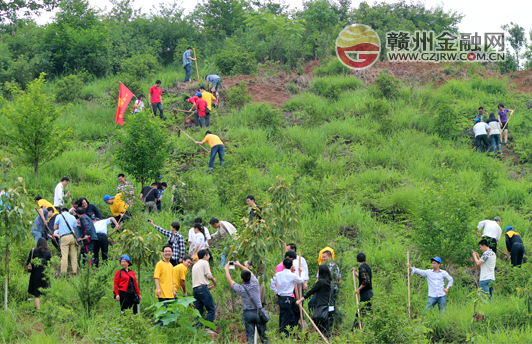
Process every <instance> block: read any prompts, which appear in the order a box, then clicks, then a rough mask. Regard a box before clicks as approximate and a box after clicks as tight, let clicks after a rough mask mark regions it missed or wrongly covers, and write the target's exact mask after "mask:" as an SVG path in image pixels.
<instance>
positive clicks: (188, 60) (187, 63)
mask: <svg viewBox="0 0 532 344" xmlns="http://www.w3.org/2000/svg"><path fill="white" fill-rule="evenodd" d="M191 52H192V47H188V48H187V50H185V52H184V53H183V68H184V69H185V81H184V82H187V81H190V82H192V80H191V79H190V73H191V72H192V61H196V59H195V58H193V57H192V56H191V55H190V53H191Z"/></svg>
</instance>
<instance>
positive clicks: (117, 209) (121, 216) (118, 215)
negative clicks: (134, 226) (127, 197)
mask: <svg viewBox="0 0 532 344" xmlns="http://www.w3.org/2000/svg"><path fill="white" fill-rule="evenodd" d="M103 201H104V202H105V203H107V204H109V206H110V208H111V213H113V215H114V217H115V220H116V221H118V222H120V220H127V219H129V216H130V215H129V212H128V211H127V208H128V207H129V205H127V204H126V202H124V200H122V194H121V193H119V194H116V195H115V196H112V197H111V196H109V195H105V196H103ZM113 225H114V224H113ZM112 227H113V228H114V226H112Z"/></svg>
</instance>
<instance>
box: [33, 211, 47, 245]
mask: <svg viewBox="0 0 532 344" xmlns="http://www.w3.org/2000/svg"><path fill="white" fill-rule="evenodd" d="M39 211H42V213H43V217H44V218H45V219H46V220H47V219H48V217H49V214H48V210H46V209H41V210H39ZM31 235H33V238H34V239H35V245H37V241H38V240H39V238H45V239H46V238H47V237H48V230H47V229H46V223H45V222H44V221H43V219H42V217H41V215H40V214H38V215H37V217H36V218H35V220H34V221H33V225H32V226H31Z"/></svg>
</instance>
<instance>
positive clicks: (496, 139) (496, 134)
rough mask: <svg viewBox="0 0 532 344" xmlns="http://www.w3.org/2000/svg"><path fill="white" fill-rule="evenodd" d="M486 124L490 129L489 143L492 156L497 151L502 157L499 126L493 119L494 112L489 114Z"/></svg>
mask: <svg viewBox="0 0 532 344" xmlns="http://www.w3.org/2000/svg"><path fill="white" fill-rule="evenodd" d="M486 123H487V124H488V125H489V127H490V141H491V148H492V149H493V154H495V153H497V150H499V154H500V155H502V149H501V124H500V123H499V121H498V120H497V119H496V118H495V113H494V112H492V113H490V118H489V119H488V121H487V122H486ZM488 154H489V153H488Z"/></svg>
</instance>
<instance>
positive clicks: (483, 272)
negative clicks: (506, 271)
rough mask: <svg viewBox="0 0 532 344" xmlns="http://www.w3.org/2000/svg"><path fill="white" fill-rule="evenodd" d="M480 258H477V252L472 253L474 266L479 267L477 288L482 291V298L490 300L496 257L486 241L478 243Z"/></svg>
mask: <svg viewBox="0 0 532 344" xmlns="http://www.w3.org/2000/svg"><path fill="white" fill-rule="evenodd" d="M478 246H479V248H480V251H481V252H482V256H480V257H479V256H478V252H476V251H473V259H474V260H475V264H476V265H477V266H480V276H479V278H478V287H479V288H480V289H482V297H483V298H484V299H486V298H488V299H490V300H491V297H492V295H493V282H494V281H495V264H496V262H497V256H496V255H495V252H493V251H492V250H491V248H489V246H488V242H487V240H486V239H482V240H480V242H479V243H478Z"/></svg>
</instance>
